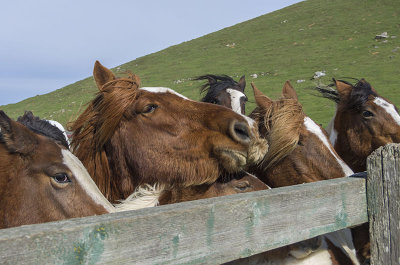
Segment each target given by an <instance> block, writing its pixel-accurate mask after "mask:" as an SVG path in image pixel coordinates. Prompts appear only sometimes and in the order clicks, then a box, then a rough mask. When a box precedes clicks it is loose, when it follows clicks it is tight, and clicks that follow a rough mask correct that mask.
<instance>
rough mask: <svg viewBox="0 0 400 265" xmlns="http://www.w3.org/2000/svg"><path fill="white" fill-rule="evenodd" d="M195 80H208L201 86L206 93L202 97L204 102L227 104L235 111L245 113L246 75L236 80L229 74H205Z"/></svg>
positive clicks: (202, 91) (226, 105)
mask: <svg viewBox="0 0 400 265" xmlns="http://www.w3.org/2000/svg"><path fill="white" fill-rule="evenodd" d="M195 80H207V81H208V82H207V83H206V84H204V85H203V86H202V88H201V93H206V95H205V96H204V97H203V98H202V99H201V101H202V102H208V103H212V104H217V105H221V106H225V107H227V108H230V109H232V110H233V111H235V112H237V113H241V114H245V104H246V102H247V100H248V99H247V97H246V95H245V94H244V89H245V87H246V80H245V77H244V76H242V77H241V78H240V80H239V82H236V81H235V80H233V79H232V78H231V77H229V76H227V75H222V76H218V75H210V74H208V75H203V76H199V77H197V78H195Z"/></svg>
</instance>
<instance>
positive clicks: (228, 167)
mask: <svg viewBox="0 0 400 265" xmlns="http://www.w3.org/2000/svg"><path fill="white" fill-rule="evenodd" d="M215 154H216V155H217V157H218V160H219V162H220V164H221V165H222V167H223V168H224V170H225V171H226V172H228V173H234V172H237V171H240V170H242V169H244V167H245V166H246V164H247V153H245V152H241V151H238V150H232V149H222V148H218V149H216V150H215Z"/></svg>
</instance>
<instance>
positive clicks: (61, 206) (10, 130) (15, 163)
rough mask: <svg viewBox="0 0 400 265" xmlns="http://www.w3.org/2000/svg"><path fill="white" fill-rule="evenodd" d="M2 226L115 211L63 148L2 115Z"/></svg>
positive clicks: (0, 225)
mask: <svg viewBox="0 0 400 265" xmlns="http://www.w3.org/2000/svg"><path fill="white" fill-rule="evenodd" d="M0 129H1V134H0V198H1V201H0V208H1V213H0V228H5V227H11V226H18V225H23V224H33V223H41V222H49V221H56V220H61V219H66V218H73V217H82V216H89V215H96V214H103V213H108V212H113V211H115V210H114V208H113V207H112V205H111V204H110V203H109V202H108V201H107V200H106V199H105V197H104V196H103V195H102V194H101V193H100V191H99V190H98V189H97V187H96V185H95V184H94V182H93V181H92V179H91V178H90V176H89V174H88V173H87V171H86V169H85V168H84V166H83V165H82V163H81V162H80V161H79V160H78V159H77V158H76V157H75V156H74V155H72V153H71V152H70V151H69V150H67V149H66V148H65V147H64V146H62V145H60V144H57V143H56V142H55V141H53V140H52V139H50V138H49V137H46V136H44V135H39V134H36V133H34V132H33V131H31V130H30V129H28V128H27V127H25V126H24V125H22V124H20V123H18V122H15V121H13V120H11V119H10V118H9V117H8V116H7V115H6V114H5V113H4V112H3V111H0Z"/></svg>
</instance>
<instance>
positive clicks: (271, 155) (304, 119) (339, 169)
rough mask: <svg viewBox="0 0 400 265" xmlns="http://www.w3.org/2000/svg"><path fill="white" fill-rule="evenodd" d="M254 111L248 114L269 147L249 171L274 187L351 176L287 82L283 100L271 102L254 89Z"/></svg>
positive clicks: (350, 172) (283, 90) (348, 169)
mask: <svg viewBox="0 0 400 265" xmlns="http://www.w3.org/2000/svg"><path fill="white" fill-rule="evenodd" d="M252 86H253V89H254V95H255V99H256V103H257V107H256V109H255V110H254V111H253V112H252V113H251V114H250V117H251V118H253V119H255V121H256V122H257V124H258V128H259V132H260V135H261V136H262V137H265V138H266V139H267V141H268V143H269V144H270V146H269V150H268V152H267V154H266V156H265V157H264V159H263V160H262V162H261V163H260V164H259V165H258V166H255V167H252V168H251V170H250V171H251V172H252V173H254V174H255V175H256V176H258V177H259V178H260V179H261V180H263V181H264V182H265V183H266V184H267V185H269V186H271V187H273V188H275V187H282V186H289V185H296V184H302V183H305V182H313V181H319V180H326V179H333V178H340V177H345V176H350V175H352V174H353V171H352V170H351V169H350V168H349V167H348V166H347V164H346V163H345V162H344V161H343V160H342V159H341V158H340V157H339V155H338V154H337V153H336V152H335V150H334V149H333V147H332V145H331V144H330V142H329V139H328V137H327V135H326V132H325V130H324V129H322V128H321V126H319V125H318V124H316V123H315V122H314V121H313V120H312V119H310V118H309V117H308V116H306V115H305V113H304V111H303V108H302V105H301V104H300V103H299V102H298V98H297V94H296V91H295V90H294V89H293V87H292V86H291V84H290V83H289V82H288V81H287V82H286V83H285V85H284V87H283V89H282V95H283V97H282V98H281V99H279V100H271V99H269V98H268V97H266V96H264V95H263V94H262V93H261V92H260V91H259V90H258V89H257V88H256V87H255V86H254V84H252Z"/></svg>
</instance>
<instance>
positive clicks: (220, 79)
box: [194, 74, 239, 102]
mask: <svg viewBox="0 0 400 265" xmlns="http://www.w3.org/2000/svg"><path fill="white" fill-rule="evenodd" d="M210 79H212V80H214V81H215V82H213V83H210V82H207V83H206V84H204V85H202V87H201V90H200V93H202V94H204V93H205V94H206V95H205V96H204V97H203V98H202V99H201V101H203V102H211V100H212V99H214V98H215V97H217V96H218V95H219V94H220V93H221V91H223V90H226V89H227V88H232V89H235V87H238V86H239V84H238V82H236V81H235V80H233V79H232V78H231V77H230V76H227V75H221V76H218V75H211V74H209V75H203V76H199V77H197V78H195V79H194V80H210Z"/></svg>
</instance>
